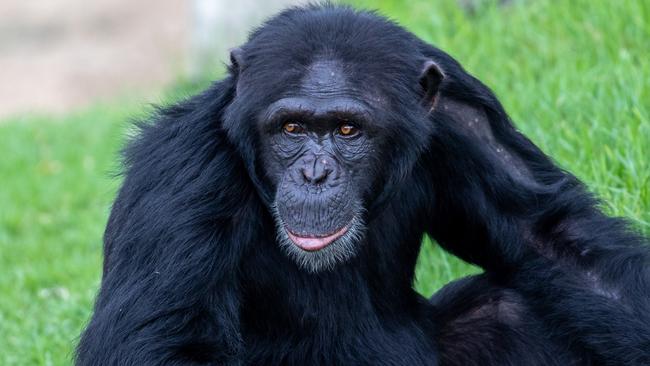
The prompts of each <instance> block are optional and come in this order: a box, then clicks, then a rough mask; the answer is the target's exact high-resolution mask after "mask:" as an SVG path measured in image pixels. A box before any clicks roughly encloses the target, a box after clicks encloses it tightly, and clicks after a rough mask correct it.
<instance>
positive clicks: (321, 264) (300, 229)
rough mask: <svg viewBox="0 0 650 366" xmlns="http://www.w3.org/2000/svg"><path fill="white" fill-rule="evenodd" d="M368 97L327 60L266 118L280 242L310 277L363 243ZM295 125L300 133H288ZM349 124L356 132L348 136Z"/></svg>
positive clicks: (317, 64) (263, 121) (370, 143)
mask: <svg viewBox="0 0 650 366" xmlns="http://www.w3.org/2000/svg"><path fill="white" fill-rule="evenodd" d="M361 95H362V92H361V91H358V90H355V89H354V88H353V87H352V86H351V85H350V83H348V81H347V80H346V79H345V77H344V75H343V72H342V68H341V66H340V65H339V64H338V63H337V62H335V61H319V62H315V63H314V64H312V65H311V66H310V67H309V69H308V71H307V72H306V74H305V76H304V78H303V80H302V83H301V86H300V88H298V90H297V91H296V92H295V93H294V94H290V95H287V96H285V97H283V98H281V99H279V100H277V101H275V102H274V103H272V104H271V105H270V106H269V107H268V108H267V109H266V111H265V112H264V113H263V115H262V117H261V126H262V127H261V130H262V133H263V137H262V140H263V141H266V142H267V144H268V145H267V147H268V149H270V151H271V153H270V154H266V155H268V156H266V157H265V160H266V161H265V162H264V164H265V166H266V167H267V174H268V175H269V178H270V179H271V180H272V182H273V183H274V186H275V187H277V188H276V194H275V201H274V204H273V206H274V207H273V211H274V216H275V220H276V223H277V226H278V227H277V230H278V239H279V242H280V245H281V246H282V247H283V248H284V250H285V251H286V252H287V254H288V255H289V256H291V257H292V258H293V259H294V260H296V262H297V263H298V264H299V265H301V266H302V267H303V268H305V269H307V270H309V271H313V272H318V271H321V270H324V269H328V268H331V267H332V266H333V265H335V264H336V263H337V262H341V261H345V260H347V259H349V258H350V257H352V256H354V254H355V253H356V251H357V249H358V247H359V245H360V243H361V241H362V238H363V231H364V227H365V225H364V223H363V214H364V209H363V207H364V205H363V193H364V190H365V189H366V188H367V187H368V186H369V185H370V184H371V183H372V182H371V180H372V179H370V178H369V177H370V176H372V174H371V173H370V171H371V169H369V166H370V164H371V162H370V152H371V151H372V150H373V137H372V135H373V134H372V129H371V128H369V125H370V123H369V122H370V121H369V116H370V115H371V113H370V109H369V107H368V106H367V105H366V104H364V102H363V98H362V97H361ZM287 123H290V124H294V125H297V126H299V128H298V129H297V130H296V131H293V132H288V131H286V130H285V129H284V126H285V125H286V124H287ZM342 126H352V127H353V128H354V133H352V134H349V135H345V134H344V133H342V132H341V127H342ZM305 243H306V244H305Z"/></svg>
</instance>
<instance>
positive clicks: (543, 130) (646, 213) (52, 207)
mask: <svg viewBox="0 0 650 366" xmlns="http://www.w3.org/2000/svg"><path fill="white" fill-rule="evenodd" d="M357 3H363V1H361V2H357ZM365 3H366V4H368V5H369V6H374V7H376V6H379V8H380V10H381V12H382V13H383V14H386V15H390V16H391V17H393V18H394V19H396V20H398V21H399V22H400V23H402V24H404V25H406V26H407V27H408V28H409V29H411V30H412V31H414V32H415V33H416V34H418V35H419V36H420V37H422V38H424V39H425V40H427V41H430V42H432V43H434V44H436V45H438V46H439V47H441V48H443V49H445V50H446V51H448V52H449V53H450V54H451V55H452V56H454V57H456V58H457V59H458V60H459V61H460V62H461V63H462V64H464V65H465V67H466V68H467V69H468V70H469V71H470V72H471V73H473V74H475V75H476V76H478V77H479V78H480V79H481V80H483V81H484V82H485V83H486V84H488V85H489V86H491V87H492V88H493V89H494V90H495V91H496V93H497V95H498V96H499V97H500V99H501V101H502V102H503V104H504V105H505V107H506V109H507V110H508V111H509V113H510V114H511V116H512V117H513V119H514V120H515V121H516V123H517V125H518V126H519V127H520V128H521V129H522V130H523V131H524V132H525V133H526V134H527V135H528V136H529V137H530V138H532V140H533V141H534V142H536V143H537V144H538V145H539V146H540V147H541V148H542V149H544V150H545V151H546V152H547V153H548V154H550V155H551V156H552V157H553V158H555V159H556V161H557V162H558V163H559V164H560V165H561V166H563V167H565V168H567V169H568V170H570V171H572V172H573V173H575V174H576V175H577V176H578V177H580V178H581V179H583V180H584V181H585V182H586V183H587V184H588V185H589V186H590V187H591V188H592V189H593V190H594V191H595V192H597V194H598V195H599V196H600V197H601V198H603V200H604V202H605V206H606V210H607V211H608V212H610V213H611V214H614V215H622V216H627V217H629V218H630V219H631V220H632V221H633V222H634V223H635V224H636V226H637V227H638V228H639V229H640V230H641V231H643V232H644V233H646V234H647V233H649V232H650V209H649V208H650V164H649V163H648V157H649V156H650V88H649V86H650V57H648V56H649V55H650V41H649V40H650V3H649V2H647V1H605V0H599V1H586V0H580V1H553V0H528V1H520V2H518V3H516V4H515V5H512V6H507V7H502V8H497V7H494V6H491V5H489V4H488V5H485V6H483V7H481V8H480V9H479V11H478V12H477V13H476V14H475V15H468V14H466V13H464V12H463V11H461V10H459V9H458V8H457V7H456V5H455V1H446V2H434V1H431V0H416V1H408V2H406V1H382V2H380V3H379V4H378V3H377V2H370V1H367V2H365ZM373 3H374V4H373ZM143 109H144V108H143V106H137V105H134V104H133V103H120V102H119V101H117V102H115V103H114V104H111V105H102V106H95V107H92V108H90V109H87V110H83V111H79V112H78V113H74V114H71V115H67V116H62V117H46V116H20V117H17V118H13V119H11V120H8V121H3V122H0V365H66V364H69V363H70V360H71V354H72V349H73V347H74V344H75V343H76V337H77V336H78V334H79V332H80V330H81V329H82V327H83V324H84V323H85V321H86V320H87V319H88V317H89V315H90V310H91V306H92V301H93V297H94V295H95V293H96V291H97V286H98V284H99V278H100V277H99V276H100V268H101V235H102V231H103V228H104V225H105V221H106V217H107V214H108V210H109V205H110V202H111V200H112V198H113V195H114V193H115V190H116V188H117V186H118V184H119V180H118V179H117V178H114V176H113V175H114V173H116V172H117V171H118V165H117V151H118V149H119V147H120V146H121V143H122V142H123V139H124V136H125V135H126V134H127V132H128V126H129V125H128V119H129V118H130V117H133V116H136V115H140V114H141V113H142V110H143ZM474 271H476V270H475V269H474V268H471V267H470V266H468V265H466V264H464V263H462V262H460V261H458V260H456V259H454V258H452V257H450V256H448V255H445V254H444V253H443V252H442V251H440V250H439V249H438V248H437V247H434V246H433V245H430V244H426V245H425V249H424V250H423V253H422V255H421V257H420V263H419V265H418V283H417V287H418V289H419V290H420V291H421V292H422V293H424V294H430V293H432V292H433V291H434V290H435V289H437V288H439V287H440V286H442V285H443V284H444V283H446V282H448V281H449V280H450V279H453V278H456V277H459V276H462V275H464V274H467V273H471V272H474Z"/></svg>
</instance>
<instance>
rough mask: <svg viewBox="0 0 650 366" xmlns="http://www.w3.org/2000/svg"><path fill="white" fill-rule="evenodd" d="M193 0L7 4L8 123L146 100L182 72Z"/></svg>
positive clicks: (1, 84)
mask: <svg viewBox="0 0 650 366" xmlns="http://www.w3.org/2000/svg"><path fill="white" fill-rule="evenodd" d="M189 17H190V16H189V2H188V1H183V0H137V1H132V0H92V1H87V0H42V1H2V2H0V118H2V117H6V116H8V115H12V114H17V113H21V112H26V111H41V112H42V111H47V112H63V111H66V110H69V109H71V108H76V107H79V106H83V105H85V104H87V103H90V102H92V101H96V100H98V99H102V98H107V97H110V96H113V95H116V94H123V93H127V94H131V93H133V92H136V93H138V94H139V95H140V94H141V95H145V94H146V93H147V91H153V90H157V89H158V88H159V87H160V86H161V85H163V84H165V83H167V82H169V81H171V80H173V79H174V78H175V77H176V76H178V74H179V73H180V72H181V71H182V65H183V57H184V55H185V54H186V51H187V47H188V44H189V41H188V37H189V36H188V22H189Z"/></svg>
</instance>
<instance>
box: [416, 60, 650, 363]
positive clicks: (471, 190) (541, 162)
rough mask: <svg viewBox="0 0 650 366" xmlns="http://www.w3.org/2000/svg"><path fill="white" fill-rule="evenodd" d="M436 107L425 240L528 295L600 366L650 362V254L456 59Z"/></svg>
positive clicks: (555, 330) (443, 65) (448, 66)
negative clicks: (429, 238)
mask: <svg viewBox="0 0 650 366" xmlns="http://www.w3.org/2000/svg"><path fill="white" fill-rule="evenodd" d="M428 53H429V54H430V56H431V58H432V59H433V60H435V64H433V65H432V66H431V67H430V68H429V69H428V70H426V71H425V74H426V73H429V74H431V73H433V74H434V75H444V76H445V77H444V80H443V81H442V83H441V86H440V88H439V89H438V90H437V92H436V93H433V92H431V91H430V92H429V94H430V95H432V96H433V97H432V99H433V108H432V114H431V120H432V123H434V124H435V126H436V128H437V132H436V133H435V134H434V137H433V141H432V143H431V148H430V150H429V151H428V158H427V163H426V164H427V166H428V167H429V170H430V172H431V179H432V186H433V189H434V190H435V195H433V194H432V195H431V196H432V197H435V200H434V201H433V202H432V203H431V205H432V206H431V211H430V212H431V216H432V220H431V226H430V228H429V233H430V234H431V235H432V236H433V237H434V238H435V239H436V240H437V241H438V242H439V243H440V244H441V245H442V246H443V247H444V248H445V249H447V250H449V251H450V252H452V253H454V254H456V255H458V256H459V257H461V258H462V259H464V260H466V261H468V262H471V263H475V264H477V265H479V266H481V267H483V268H484V269H485V270H486V271H487V272H488V275H489V276H490V277H491V278H492V279H496V281H497V282H498V283H499V284H501V285H502V286H504V287H506V288H511V289H514V290H515V291H516V292H517V293H518V295H520V296H523V298H524V301H525V302H526V303H527V306H529V307H530V308H531V309H532V311H533V312H534V313H535V314H537V315H538V316H539V317H541V319H542V320H543V324H544V325H545V326H546V327H547V328H548V332H550V333H551V334H554V335H555V336H557V337H560V338H564V339H565V341H566V342H568V343H570V344H572V345H575V347H581V348H582V349H584V352H585V354H589V355H591V356H590V357H593V360H596V361H598V362H599V364H611V365H622V364H625V365H632V364H634V365H637V364H638V365H641V364H650V246H648V245H647V244H648V242H647V241H646V240H644V239H643V238H641V237H640V236H639V235H638V234H636V233H635V232H634V231H633V230H631V229H630V227H629V226H628V225H627V224H626V223H625V222H624V221H623V220H621V219H617V218H611V217H608V216H606V215H605V214H603V213H602V212H601V210H600V209H599V208H598V205H597V204H598V202H597V201H596V200H595V199H594V198H593V196H592V195H591V194H590V193H589V192H588V191H587V190H586V189H585V187H584V185H583V184H582V183H581V182H579V181H578V179H577V178H575V177H574V176H573V175H571V174H570V173H568V172H566V171H564V170H562V169H560V168H559V167H557V166H556V165H555V164H554V163H553V162H552V161H551V159H549V158H548V157H547V156H546V155H545V154H544V153H543V152H542V151H540V150H539V149H538V148H537V147H536V146H535V145H534V144H533V143H532V142H531V141H530V140H528V139H527V138H526V137H525V136H523V135H522V134H521V133H520V132H518V131H517V130H516V129H515V128H514V126H513V125H512V124H511V122H510V120H509V118H508V116H507V114H506V113H505V111H504V110H503V108H502V106H501V105H500V103H499V102H498V100H497V99H496V98H495V97H494V95H493V94H492V92H491V91H490V90H489V89H488V88H487V87H485V86H484V85H483V84H481V83H480V82H479V81H478V80H476V79H474V78H473V77H471V76H470V75H469V74H467V73H466V72H465V71H463V70H462V68H461V67H460V66H459V65H458V64H457V63H456V62H455V61H453V60H451V59H450V58H449V57H448V56H446V55H444V54H441V52H440V51H438V50H434V49H429V51H428Z"/></svg>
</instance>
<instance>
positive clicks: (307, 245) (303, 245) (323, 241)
mask: <svg viewBox="0 0 650 366" xmlns="http://www.w3.org/2000/svg"><path fill="white" fill-rule="evenodd" d="M285 230H286V232H287V235H288V236H289V239H291V241H292V242H293V243H294V244H295V245H296V246H298V247H299V248H300V249H302V250H305V251H308V252H315V251H317V250H321V249H323V248H325V247H326V246H328V245H330V244H331V243H332V242H334V241H335V240H336V239H338V238H340V237H341V236H343V235H344V234H345V233H346V232H347V231H348V226H347V225H346V226H344V227H342V228H340V229H338V230H337V231H335V232H334V233H332V234H325V235H318V234H315V235H307V236H303V235H298V234H295V233H292V232H291V231H290V230H289V229H288V228H286V227H285Z"/></svg>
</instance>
